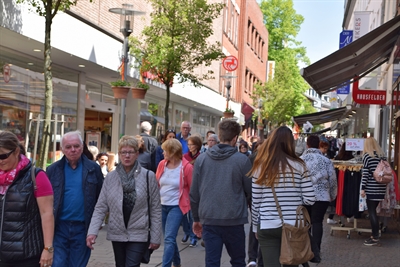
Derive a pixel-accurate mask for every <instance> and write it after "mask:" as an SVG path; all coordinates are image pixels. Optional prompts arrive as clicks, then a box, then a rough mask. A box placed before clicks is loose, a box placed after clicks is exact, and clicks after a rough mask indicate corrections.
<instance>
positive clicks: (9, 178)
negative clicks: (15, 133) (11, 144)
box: [0, 155, 29, 195]
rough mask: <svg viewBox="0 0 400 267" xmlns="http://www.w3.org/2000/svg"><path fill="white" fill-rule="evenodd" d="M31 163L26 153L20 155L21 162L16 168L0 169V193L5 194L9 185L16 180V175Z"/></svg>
mask: <svg viewBox="0 0 400 267" xmlns="http://www.w3.org/2000/svg"><path fill="white" fill-rule="evenodd" d="M28 164H29V159H28V158H27V157H25V156H24V155H20V156H19V162H18V165H17V167H16V168H15V169H12V170H9V171H3V170H0V194H1V195H4V194H5V192H6V191H7V189H8V187H9V186H10V184H12V182H13V181H14V179H15V177H16V176H17V174H18V173H19V171H20V170H22V169H23V168H25V167H26V166H27V165H28Z"/></svg>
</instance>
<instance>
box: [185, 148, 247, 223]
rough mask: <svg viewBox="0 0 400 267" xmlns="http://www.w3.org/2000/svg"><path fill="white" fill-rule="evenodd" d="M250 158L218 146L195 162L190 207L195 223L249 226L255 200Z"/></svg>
mask: <svg viewBox="0 0 400 267" xmlns="http://www.w3.org/2000/svg"><path fill="white" fill-rule="evenodd" d="M250 169H251V163H250V160H249V158H248V157H246V156H245V155H243V154H241V153H239V152H238V151H237V148H236V147H232V146H229V145H226V144H219V145H215V146H213V147H212V148H210V149H208V150H207V151H206V152H205V153H202V154H201V155H200V156H199V157H198V158H197V159H196V162H195V163H194V170H193V178H192V187H191V189H190V206H191V209H192V214H193V219H194V221H195V222H201V223H202V224H205V225H220V226H234V225H241V224H245V223H248V213H247V207H248V206H247V203H250V202H248V201H251V179H250V178H249V177H247V176H246V175H247V173H248V172H249V171H250Z"/></svg>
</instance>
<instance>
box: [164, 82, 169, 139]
mask: <svg viewBox="0 0 400 267" xmlns="http://www.w3.org/2000/svg"><path fill="white" fill-rule="evenodd" d="M164 84H165V86H166V88H167V99H166V100H165V110H164V116H165V125H164V126H165V129H164V132H166V131H167V130H168V128H169V126H168V125H169V112H168V111H169V95H170V90H169V87H170V83H169V81H168V82H166V83H164Z"/></svg>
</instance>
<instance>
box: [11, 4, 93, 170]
mask: <svg viewBox="0 0 400 267" xmlns="http://www.w3.org/2000/svg"><path fill="white" fill-rule="evenodd" d="M76 2H77V0H72V1H70V0H17V3H20V4H21V3H27V4H29V6H30V8H29V10H30V11H33V12H35V13H37V14H38V15H39V16H42V17H44V18H45V37H44V66H43V68H44V71H43V72H44V82H45V93H44V95H45V100H44V124H43V131H42V133H43V137H42V139H41V143H40V151H39V154H40V157H39V163H38V166H39V167H40V168H42V169H46V163H47V155H48V151H49V144H50V126H51V114H52V109H53V74H52V71H51V65H52V60H51V24H52V23H53V19H54V17H55V16H56V14H57V12H58V11H60V10H61V11H62V10H65V9H68V8H69V7H70V6H72V5H75V4H76ZM90 2H92V0H90Z"/></svg>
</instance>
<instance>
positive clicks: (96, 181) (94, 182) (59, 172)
mask: <svg viewBox="0 0 400 267" xmlns="http://www.w3.org/2000/svg"><path fill="white" fill-rule="evenodd" d="M81 159H82V191H83V197H84V201H85V203H84V208H85V226H86V231H87V230H88V229H89V224H90V220H91V219H92V214H93V211H94V207H95V206H96V202H97V199H98V197H99V195H100V190H101V187H102V185H103V179H104V177H103V173H102V172H101V169H100V166H99V165H98V164H97V163H96V162H94V161H91V160H89V159H88V158H87V157H86V156H85V155H82V156H81ZM65 161H66V158H65V156H64V157H62V159H60V160H59V161H56V162H54V163H53V164H51V165H50V166H49V167H48V168H47V169H46V172H47V176H49V179H50V182H51V185H52V186H53V191H54V220H55V221H56V223H57V221H58V220H59V217H60V211H61V209H62V204H63V201H64V186H65V177H64V166H65Z"/></svg>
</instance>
